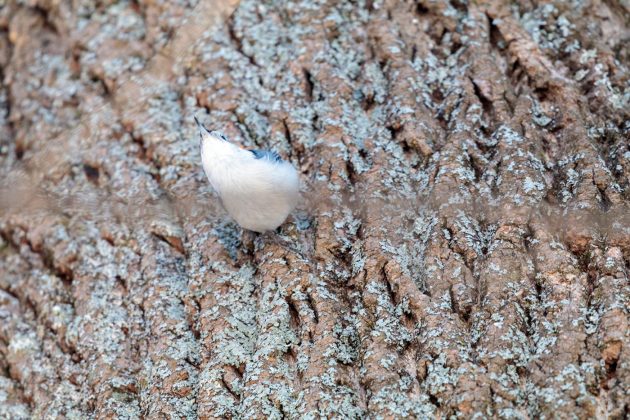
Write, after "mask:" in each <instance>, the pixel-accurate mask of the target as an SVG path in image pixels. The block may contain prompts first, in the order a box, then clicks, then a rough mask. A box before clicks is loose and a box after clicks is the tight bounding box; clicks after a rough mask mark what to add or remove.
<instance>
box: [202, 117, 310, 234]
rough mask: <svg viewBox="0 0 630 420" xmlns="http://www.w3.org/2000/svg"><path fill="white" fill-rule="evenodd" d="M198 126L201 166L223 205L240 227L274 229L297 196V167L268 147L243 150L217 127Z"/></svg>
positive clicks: (296, 200) (296, 201) (260, 230)
mask: <svg viewBox="0 0 630 420" xmlns="http://www.w3.org/2000/svg"><path fill="white" fill-rule="evenodd" d="M195 122H196V123H197V126H198V127H199V135H200V138H201V139H200V143H199V146H200V149H201V162H202V164H203V170H204V172H205V173H206V176H207V177H208V180H209V181H210V184H212V187H213V188H214V189H215V191H216V192H217V194H218V195H219V197H220V199H221V203H222V204H223V207H225V209H226V210H227V212H228V213H229V214H230V216H232V218H233V219H234V220H235V221H236V223H238V224H239V225H240V226H241V227H243V228H245V229H249V230H253V231H254V232H260V233H262V232H265V231H268V230H274V229H275V228H277V227H278V226H280V225H281V224H282V223H283V222H284V221H285V220H286V218H287V216H288V215H289V213H291V211H293V209H294V208H295V206H296V205H297V203H298V200H299V197H300V181H299V178H298V174H297V171H296V170H295V168H294V167H293V165H291V164H290V163H289V162H285V161H283V160H282V159H281V158H280V156H279V155H278V154H277V153H275V152H272V151H269V150H246V149H242V148H240V147H239V146H237V145H235V144H233V143H230V142H229V141H228V140H227V138H226V137H225V136H224V135H223V134H222V133H220V132H218V131H210V130H208V129H206V128H205V127H204V126H203V125H202V124H201V123H200V122H199V120H197V117H195Z"/></svg>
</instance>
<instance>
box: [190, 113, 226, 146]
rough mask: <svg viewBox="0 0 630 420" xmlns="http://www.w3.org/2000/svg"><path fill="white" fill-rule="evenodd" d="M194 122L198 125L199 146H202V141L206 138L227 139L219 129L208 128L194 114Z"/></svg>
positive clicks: (218, 140) (222, 140) (212, 139)
mask: <svg viewBox="0 0 630 420" xmlns="http://www.w3.org/2000/svg"><path fill="white" fill-rule="evenodd" d="M194 118H195V122H196V123H197V127H199V146H200V147H201V146H203V144H204V142H205V141H207V140H211V141H215V142H224V141H225V142H227V141H228V139H227V137H225V135H224V134H223V133H221V132H220V131H213V130H208V129H207V128H206V127H205V126H204V125H203V124H202V123H201V122H200V121H199V120H198V119H197V116H194Z"/></svg>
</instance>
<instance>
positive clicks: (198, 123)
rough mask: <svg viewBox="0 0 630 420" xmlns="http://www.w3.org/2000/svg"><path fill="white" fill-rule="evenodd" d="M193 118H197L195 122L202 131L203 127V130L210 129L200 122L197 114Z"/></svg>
mask: <svg viewBox="0 0 630 420" xmlns="http://www.w3.org/2000/svg"><path fill="white" fill-rule="evenodd" d="M193 118H194V119H195V122H196V123H197V127H199V131H201V130H202V129H203V130H205V131H208V130H206V127H204V126H203V125H202V124H201V123H200V122H199V120H198V119H197V116H196V115H194V116H193Z"/></svg>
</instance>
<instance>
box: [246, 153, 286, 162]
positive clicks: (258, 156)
mask: <svg viewBox="0 0 630 420" xmlns="http://www.w3.org/2000/svg"><path fill="white" fill-rule="evenodd" d="M250 152H251V153H252V154H253V155H254V157H255V158H256V159H269V160H270V161H272V162H282V158H281V157H280V155H279V154H277V153H276V152H273V151H271V150H250Z"/></svg>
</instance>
